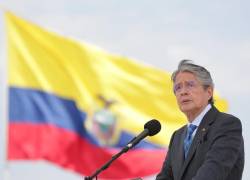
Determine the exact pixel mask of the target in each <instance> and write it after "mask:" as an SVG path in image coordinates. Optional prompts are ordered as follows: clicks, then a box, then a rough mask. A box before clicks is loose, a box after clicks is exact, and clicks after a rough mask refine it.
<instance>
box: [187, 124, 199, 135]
mask: <svg viewBox="0 0 250 180" xmlns="http://www.w3.org/2000/svg"><path fill="white" fill-rule="evenodd" d="M196 128H197V126H196V125H194V124H190V125H189V126H188V134H193V132H194V130H195V129H196Z"/></svg>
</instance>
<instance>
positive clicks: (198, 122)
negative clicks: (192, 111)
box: [188, 104, 212, 127]
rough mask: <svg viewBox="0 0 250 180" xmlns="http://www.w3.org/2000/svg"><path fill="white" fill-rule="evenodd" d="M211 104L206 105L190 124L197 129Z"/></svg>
mask: <svg viewBox="0 0 250 180" xmlns="http://www.w3.org/2000/svg"><path fill="white" fill-rule="evenodd" d="M211 107H212V106H211V104H208V105H207V106H206V107H205V108H204V109H203V111H202V112H201V113H200V114H199V115H198V116H197V117H196V118H195V119H194V120H193V122H192V124H193V125H196V126H197V127H198V126H199V125H200V123H201V120H202V119H203V117H204V116H205V114H206V113H207V112H208V111H209V110H210V109H211ZM190 124H191V123H188V126H189V125H190Z"/></svg>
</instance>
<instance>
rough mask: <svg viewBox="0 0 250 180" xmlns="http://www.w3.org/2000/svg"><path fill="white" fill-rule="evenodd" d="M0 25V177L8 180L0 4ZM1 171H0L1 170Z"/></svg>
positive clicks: (2, 22) (4, 64) (2, 10)
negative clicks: (0, 45)
mask: <svg viewBox="0 0 250 180" xmlns="http://www.w3.org/2000/svg"><path fill="white" fill-rule="evenodd" d="M0 10H1V12H0V14H1V15H0V16H1V19H0V27H1V26H2V27H1V29H2V30H3V31H2V32H1V34H0V36H1V37H2V38H1V44H2V47H1V51H2V52H1V53H0V54H1V56H0V70H1V75H0V86H1V87H2V88H1V91H0V99H1V101H0V119H1V121H0V122H2V123H1V124H0V126H1V128H0V130H1V134H0V146H1V147H3V148H1V149H2V151H0V152H1V154H0V179H3V180H10V173H9V167H8V161H7V142H8V140H7V138H8V86H7V69H8V68H7V47H6V46H7V45H6V36H5V35H4V33H5V34H6V27H5V22H4V13H5V12H6V11H5V9H4V8H3V7H2V6H1V5H0ZM1 171H2V172H1Z"/></svg>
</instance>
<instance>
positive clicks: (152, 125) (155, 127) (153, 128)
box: [144, 119, 161, 136]
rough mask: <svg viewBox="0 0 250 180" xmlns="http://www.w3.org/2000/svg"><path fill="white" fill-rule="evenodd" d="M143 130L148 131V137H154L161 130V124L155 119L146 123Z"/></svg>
mask: <svg viewBox="0 0 250 180" xmlns="http://www.w3.org/2000/svg"><path fill="white" fill-rule="evenodd" d="M144 129H148V131H149V133H148V135H149V136H154V135H155V134H157V133H158V132H160V130H161V123H160V122H159V121H157V120H156V119H152V120H150V121H148V122H147V123H146V124H144Z"/></svg>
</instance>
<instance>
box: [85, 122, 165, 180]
mask: <svg viewBox="0 0 250 180" xmlns="http://www.w3.org/2000/svg"><path fill="white" fill-rule="evenodd" d="M160 130H161V124H160V122H159V121H157V120H156V119H152V120H150V121H148V122H147V123H146V124H144V130H143V131H142V132H141V133H140V134H139V135H138V136H136V137H135V138H133V139H132V140H131V141H130V142H129V143H128V144H127V146H125V147H124V148H123V149H122V150H121V151H120V152H119V153H117V154H115V155H114V156H112V158H111V160H109V161H108V162H107V163H105V164H104V165H103V166H102V167H101V168H99V169H97V170H96V172H95V173H94V174H92V175H91V176H87V177H85V178H84V180H92V179H93V178H94V177H97V175H98V174H100V173H101V172H102V171H104V170H105V169H107V168H108V167H109V166H110V164H111V163H112V162H113V161H114V160H116V159H117V158H118V157H120V156H121V155H122V154H123V153H125V152H127V151H128V150H129V149H131V148H132V147H134V146H135V145H136V144H138V143H139V142H140V141H141V140H142V139H144V138H145V137H146V136H154V135H155V134H157V133H158V132H160Z"/></svg>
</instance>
